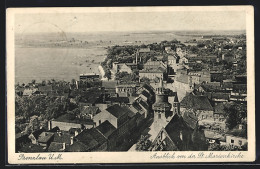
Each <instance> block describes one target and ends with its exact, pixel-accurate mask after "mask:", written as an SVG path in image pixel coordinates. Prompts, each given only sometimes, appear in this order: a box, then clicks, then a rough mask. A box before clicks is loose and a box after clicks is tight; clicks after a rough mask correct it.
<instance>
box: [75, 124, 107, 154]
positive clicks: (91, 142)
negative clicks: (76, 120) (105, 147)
mask: <svg viewBox="0 0 260 169" xmlns="http://www.w3.org/2000/svg"><path fill="white" fill-rule="evenodd" d="M75 139H76V140H77V142H81V143H83V144H84V145H85V146H86V148H87V149H88V150H90V151H91V150H94V149H95V148H97V147H99V146H100V145H102V144H103V143H105V142H106V137H105V136H104V135H103V134H101V133H100V132H99V131H98V130H97V129H96V128H91V129H86V130H83V131H82V132H81V133H80V134H79V135H77V136H76V137H75Z"/></svg>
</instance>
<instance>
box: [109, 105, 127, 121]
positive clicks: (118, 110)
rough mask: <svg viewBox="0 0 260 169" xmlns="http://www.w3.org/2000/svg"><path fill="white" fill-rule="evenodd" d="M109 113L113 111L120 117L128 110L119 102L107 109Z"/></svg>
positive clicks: (113, 113)
mask: <svg viewBox="0 0 260 169" xmlns="http://www.w3.org/2000/svg"><path fill="white" fill-rule="evenodd" d="M106 110H107V111H108V112H109V113H111V114H112V115H113V116H115V117H116V118H119V117H121V116H123V115H124V114H125V113H126V112H125V109H124V108H122V107H121V106H119V105H118V104H115V105H113V106H110V107H108V108H107V109H106Z"/></svg>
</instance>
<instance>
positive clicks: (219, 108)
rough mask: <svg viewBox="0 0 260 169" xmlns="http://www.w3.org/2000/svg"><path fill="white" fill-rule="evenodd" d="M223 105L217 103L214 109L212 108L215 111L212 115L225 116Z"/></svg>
mask: <svg viewBox="0 0 260 169" xmlns="http://www.w3.org/2000/svg"><path fill="white" fill-rule="evenodd" d="M224 107H225V106H224V104H223V103H218V104H217V105H216V106H215V107H214V109H215V111H214V113H215V114H223V115H225V114H226V112H225V110H224Z"/></svg>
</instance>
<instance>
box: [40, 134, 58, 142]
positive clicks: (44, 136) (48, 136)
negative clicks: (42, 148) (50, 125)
mask: <svg viewBox="0 0 260 169" xmlns="http://www.w3.org/2000/svg"><path fill="white" fill-rule="evenodd" d="M53 136H54V133H52V132H42V133H41V134H40V135H39V138H38V142H41V143H47V142H48V141H49V140H50V139H51V138H52V137H53Z"/></svg>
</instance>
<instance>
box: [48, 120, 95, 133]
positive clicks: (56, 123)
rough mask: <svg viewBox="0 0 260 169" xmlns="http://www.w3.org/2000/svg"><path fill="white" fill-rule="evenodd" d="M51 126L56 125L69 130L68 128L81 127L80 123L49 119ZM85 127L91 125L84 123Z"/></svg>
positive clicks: (87, 127) (90, 126)
mask: <svg viewBox="0 0 260 169" xmlns="http://www.w3.org/2000/svg"><path fill="white" fill-rule="evenodd" d="M51 123H52V124H51V126H52V128H54V127H56V126H58V127H59V129H60V130H63V131H69V129H70V128H81V124H77V123H68V122H59V121H51ZM85 127H86V129H89V128H92V127H93V125H87V124H85Z"/></svg>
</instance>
